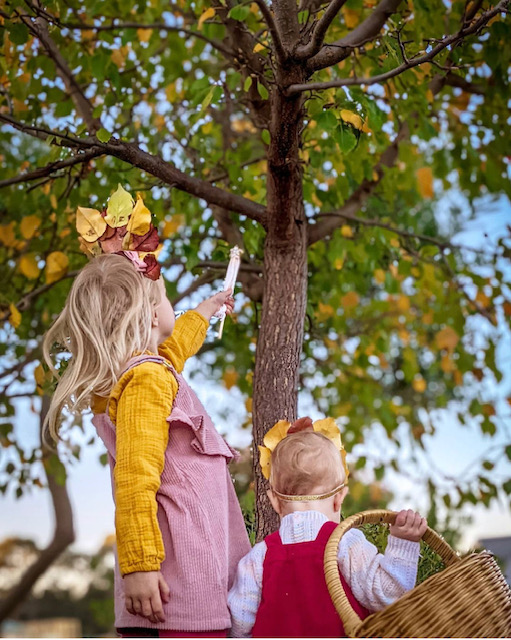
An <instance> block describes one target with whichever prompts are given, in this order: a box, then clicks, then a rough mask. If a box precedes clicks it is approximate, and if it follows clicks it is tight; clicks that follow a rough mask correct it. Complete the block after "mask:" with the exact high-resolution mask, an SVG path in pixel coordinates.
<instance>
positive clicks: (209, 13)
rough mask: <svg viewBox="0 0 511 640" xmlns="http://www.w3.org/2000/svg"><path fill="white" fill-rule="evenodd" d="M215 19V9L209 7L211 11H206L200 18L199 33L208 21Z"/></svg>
mask: <svg viewBox="0 0 511 640" xmlns="http://www.w3.org/2000/svg"><path fill="white" fill-rule="evenodd" d="M214 17H215V9H214V8H213V7H209V9H206V11H204V12H203V14H202V15H201V17H200V18H199V23H198V25H197V26H198V29H199V31H200V30H201V29H202V25H203V24H204V23H205V22H206V20H209V19H210V18H214Z"/></svg>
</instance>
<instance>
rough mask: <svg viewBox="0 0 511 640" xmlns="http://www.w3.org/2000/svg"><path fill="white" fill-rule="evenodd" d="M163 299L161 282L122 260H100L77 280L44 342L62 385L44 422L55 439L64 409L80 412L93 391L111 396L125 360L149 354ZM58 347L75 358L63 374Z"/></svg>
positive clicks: (110, 257) (108, 256) (48, 360)
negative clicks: (56, 353) (58, 366)
mask: <svg viewBox="0 0 511 640" xmlns="http://www.w3.org/2000/svg"><path fill="white" fill-rule="evenodd" d="M161 297H162V294H161V289H160V286H159V285H158V281H153V280H150V279H149V278H146V277H144V276H142V274H140V273H138V272H137V271H135V269H134V267H133V265H132V264H131V262H130V261H129V260H127V259H126V258H125V257H123V256H120V255H115V254H106V255H101V256H98V257H96V258H94V259H93V260H91V262H89V264H87V265H86V266H85V267H84V268H83V269H82V270H81V271H80V273H79V274H78V275H77V276H76V278H75V281H74V282H73V286H72V287H71V291H70V292H69V295H68V297H67V300H66V304H65V307H64V309H63V311H62V313H61V314H60V315H59V317H58V318H57V320H56V321H55V323H54V324H53V326H52V327H51V328H50V329H49V330H48V332H47V333H46V335H45V338H44V342H43V355H44V359H45V360H46V363H47V364H48V366H49V367H50V369H51V371H52V373H53V375H54V376H55V377H56V378H57V380H58V384H57V389H56V391H55V393H54V395H53V397H52V401H51V406H50V409H49V411H48V415H47V418H46V425H47V427H48V431H49V433H50V435H51V437H52V438H53V439H54V440H57V439H58V437H59V427H60V422H61V414H62V411H63V410H64V409H68V410H69V411H70V412H71V413H75V414H78V413H80V412H81V411H82V410H83V409H85V408H87V407H88V406H89V405H90V401H91V396H92V393H93V392H94V394H96V395H98V396H102V397H108V396H109V395H110V392H111V390H112V389H113V387H114V385H115V383H116V382H117V380H118V377H119V375H120V373H121V372H122V369H123V367H124V366H125V364H126V362H127V360H128V359H129V358H130V357H131V356H132V354H133V353H134V352H136V351H144V350H145V349H147V347H148V345H149V340H150V335H151V324H152V316H153V309H154V307H156V306H157V305H158V304H159V303H160V302H161ZM55 344H57V345H61V346H62V347H64V349H65V350H66V351H68V352H69V353H70V354H71V358H70V359H69V361H68V364H67V366H66V367H65V370H64V373H62V374H60V373H59V372H58V371H57V370H56V368H55V366H54V363H53V359H52V356H51V353H50V352H51V350H52V348H53V346H54V345H55Z"/></svg>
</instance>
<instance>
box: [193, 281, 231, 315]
mask: <svg viewBox="0 0 511 640" xmlns="http://www.w3.org/2000/svg"><path fill="white" fill-rule="evenodd" d="M231 294H232V291H231V289H229V290H227V291H221V292H220V293H217V294H215V295H214V296H211V298H208V299H207V300H204V302H201V303H200V305H199V306H198V307H196V308H195V311H197V312H198V313H200V314H201V316H204V318H206V320H207V321H208V322H209V321H210V320H211V317H212V316H213V315H214V314H215V313H216V312H217V311H219V310H220V308H221V307H222V305H224V304H225V307H226V313H227V315H230V314H231V313H232V310H233V308H234V298H233V297H232V296H231Z"/></svg>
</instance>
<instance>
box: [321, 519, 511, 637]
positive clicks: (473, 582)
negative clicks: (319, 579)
mask: <svg viewBox="0 0 511 640" xmlns="http://www.w3.org/2000/svg"><path fill="white" fill-rule="evenodd" d="M396 515H397V514H396V513H395V512H393V511H383V510H381V511H376V510H375V511H364V512H363V513H359V514H356V515H353V516H350V517H349V518H346V520H344V521H343V522H342V523H341V524H340V525H339V526H338V527H337V528H336V529H335V530H334V532H333V533H332V535H331V536H330V539H329V541H328V544H327V546H326V549H325V577H326V582H327V585H328V590H329V592H330V596H331V598H332V601H333V603H334V605H335V608H336V609H337V613H338V614H339V616H340V617H341V619H342V621H343V624H344V629H345V631H346V633H347V634H348V636H349V637H351V638H360V637H373V638H388V637H392V638H403V637H412V638H417V637H422V638H437V637H458V638H459V637H464V638H465V637H466V638H470V637H472V638H483V637H493V638H505V637H509V636H511V590H510V589H509V586H508V585H507V583H506V580H505V578H504V576H503V575H502V572H501V571H500V569H499V567H498V565H497V563H496V562H495V560H494V558H493V556H492V555H491V554H490V553H488V552H482V553H473V554H471V555H468V556H466V557H465V558H463V559H460V558H459V556H458V555H457V554H456V552H455V551H453V550H452V549H451V547H450V546H449V545H448V544H447V543H446V542H445V540H444V539H443V538H441V537H440V536H439V535H438V534H437V533H435V532H434V531H433V530H432V529H429V528H428V530H427V531H426V533H425V534H424V537H423V539H424V541H425V542H426V543H427V544H428V545H429V546H430V547H431V548H432V549H433V550H434V551H436V553H438V554H439V555H440V557H441V558H442V560H443V561H444V563H445V565H446V569H444V570H443V571H442V572H440V573H437V574H434V575H432V576H430V577H429V578H428V579H427V580H425V581H424V582H423V583H422V584H420V585H419V586H418V587H415V589H412V590H411V591H409V592H408V593H406V594H405V595H404V596H403V597H402V598H399V600H397V601H396V602H394V603H393V604H391V605H390V606H388V607H386V608H385V609H383V610H382V611H377V612H376V613H373V614H372V615H370V616H368V617H367V618H366V619H365V620H360V618H359V617H358V615H357V614H356V613H355V612H354V611H353V609H352V607H351V605H350V604H349V601H348V598H347V597H346V594H345V593H344V589H343V588H342V585H341V581H340V578H339V568H338V565H337V549H338V546H339V541H340V539H341V538H342V536H343V535H344V534H345V533H346V531H348V530H349V529H351V528H353V527H358V526H360V525H362V524H376V523H379V522H387V523H390V524H392V523H393V522H394V521H395V518H396Z"/></svg>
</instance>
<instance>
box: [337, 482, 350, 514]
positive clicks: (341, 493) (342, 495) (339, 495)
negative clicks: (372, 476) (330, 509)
mask: <svg viewBox="0 0 511 640" xmlns="http://www.w3.org/2000/svg"><path fill="white" fill-rule="evenodd" d="M347 494H348V487H343V488H342V489H341V491H339V493H336V494H335V496H334V512H335V513H337V512H338V511H340V510H341V506H342V503H343V502H344V498H345V497H346V496H347Z"/></svg>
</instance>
